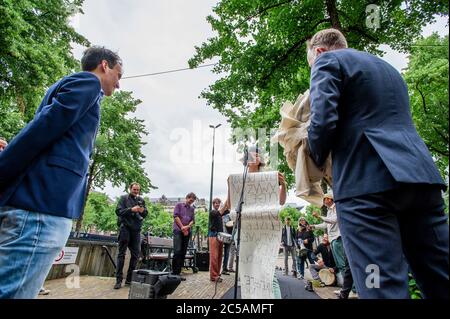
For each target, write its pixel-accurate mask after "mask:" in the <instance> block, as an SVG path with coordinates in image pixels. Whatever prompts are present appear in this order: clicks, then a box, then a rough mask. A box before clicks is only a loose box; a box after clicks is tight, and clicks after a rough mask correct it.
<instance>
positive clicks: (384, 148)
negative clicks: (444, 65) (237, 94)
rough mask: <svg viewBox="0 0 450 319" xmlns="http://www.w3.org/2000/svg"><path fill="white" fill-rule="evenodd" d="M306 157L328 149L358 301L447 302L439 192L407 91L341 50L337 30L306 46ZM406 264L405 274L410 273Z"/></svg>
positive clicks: (389, 71) (393, 77) (376, 65)
mask: <svg viewBox="0 0 450 319" xmlns="http://www.w3.org/2000/svg"><path fill="white" fill-rule="evenodd" d="M307 46H308V62H309V64H310V65H311V66H312V70H311V88H310V100H311V125H310V127H309V131H308V141H309V149H310V156H311V157H312V159H313V160H314V162H315V163H316V164H317V165H318V166H319V167H321V166H323V164H324V162H325V159H326V158H327V156H328V155H329V154H330V152H331V156H332V161H333V169H332V170H333V193H334V199H335V202H336V206H337V214H338V223H339V225H340V229H341V232H342V237H343V242H344V246H345V251H346V253H347V255H348V259H349V262H350V268H351V271H352V274H353V277H354V279H355V283H356V288H357V292H358V294H359V296H360V297H361V298H409V293H408V269H409V270H410V271H411V272H412V273H413V275H414V277H415V279H416V281H417V284H418V286H419V288H420V290H421V292H422V294H423V296H424V297H425V298H448V296H449V295H448V284H449V275H448V269H449V261H448V239H449V237H448V225H447V217H446V216H445V214H444V202H443V199H442V194H441V191H442V190H443V189H445V187H446V186H445V184H444V181H443V180H442V178H441V176H440V174H439V171H438V170H437V168H436V165H435V164H434V162H433V159H432V157H431V154H430V152H429V151H428V149H427V147H426V145H425V144H424V142H423V141H422V139H421V138H420V137H419V135H418V134H417V131H416V129H415V127H414V123H413V121H412V117H411V113H410V108H409V98H408V89H407V86H406V84H405V82H404V81H403V79H402V77H401V75H400V74H399V72H398V71H397V70H395V69H394V68H393V67H392V66H391V65H389V64H388V63H386V62H385V61H383V60H381V59H379V58H377V57H375V56H373V55H371V54H369V53H365V52H359V51H356V50H353V49H348V48H347V41H346V39H345V37H344V36H343V35H342V33H340V32H339V31H338V30H335V29H327V30H323V31H320V32H318V33H317V34H316V35H314V36H313V38H312V39H311V40H310V41H308V44H307ZM408 264H409V268H408Z"/></svg>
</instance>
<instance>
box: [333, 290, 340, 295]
mask: <svg viewBox="0 0 450 319" xmlns="http://www.w3.org/2000/svg"><path fill="white" fill-rule="evenodd" d="M333 293H334V294H335V295H336V296H339V295H340V294H341V290H334V291H333Z"/></svg>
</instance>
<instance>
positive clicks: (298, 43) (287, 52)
mask: <svg viewBox="0 0 450 319" xmlns="http://www.w3.org/2000/svg"><path fill="white" fill-rule="evenodd" d="M327 21H330V19H322V20H320V21H318V22H317V23H315V24H314V25H313V26H312V28H311V30H312V32H314V30H315V29H316V27H317V26H318V25H319V24H321V23H323V22H327ZM312 36H313V34H308V35H306V36H305V37H303V38H302V39H300V40H299V41H297V42H295V43H294V45H292V46H291V47H290V48H289V49H288V50H287V51H286V52H285V53H284V54H283V55H282V56H281V57H280V58H279V59H278V61H277V62H276V63H275V64H274V66H273V67H272V68H271V69H270V72H269V73H268V74H267V75H266V76H264V77H263V78H262V79H261V80H260V81H259V83H260V84H261V85H264V83H266V82H267V80H268V79H269V78H270V77H271V76H272V74H273V73H274V72H275V70H276V69H278V68H279V67H280V66H281V65H282V64H283V63H284V62H285V61H286V60H287V59H288V57H289V55H291V54H292V52H294V51H295V50H297V49H298V48H299V47H300V46H301V45H302V44H303V43H305V42H306V40H308V39H309V38H311V37H312Z"/></svg>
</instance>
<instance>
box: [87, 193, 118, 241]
mask: <svg viewBox="0 0 450 319" xmlns="http://www.w3.org/2000/svg"><path fill="white" fill-rule="evenodd" d="M115 208H116V205H115V204H114V203H113V202H111V201H110V200H109V198H108V196H107V195H106V194H103V193H99V192H91V193H90V194H89V197H88V200H87V202H86V207H85V209H84V211H85V213H84V219H83V223H82V228H83V231H84V232H89V231H90V230H91V229H92V228H94V227H95V229H96V230H98V231H115V230H117V216H116V214H115Z"/></svg>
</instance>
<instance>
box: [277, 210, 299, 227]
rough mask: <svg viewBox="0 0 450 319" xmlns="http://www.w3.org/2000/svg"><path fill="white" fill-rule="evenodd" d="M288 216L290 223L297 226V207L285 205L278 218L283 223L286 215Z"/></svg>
mask: <svg viewBox="0 0 450 319" xmlns="http://www.w3.org/2000/svg"><path fill="white" fill-rule="evenodd" d="M288 216H289V217H290V218H291V225H292V226H293V227H294V228H297V221H298V219H299V217H300V212H299V211H298V209H296V208H294V207H286V208H283V209H282V210H281V211H280V214H279V218H280V221H281V222H282V223H283V224H284V221H285V220H286V217H288Z"/></svg>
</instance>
